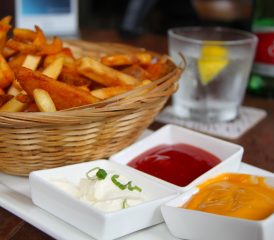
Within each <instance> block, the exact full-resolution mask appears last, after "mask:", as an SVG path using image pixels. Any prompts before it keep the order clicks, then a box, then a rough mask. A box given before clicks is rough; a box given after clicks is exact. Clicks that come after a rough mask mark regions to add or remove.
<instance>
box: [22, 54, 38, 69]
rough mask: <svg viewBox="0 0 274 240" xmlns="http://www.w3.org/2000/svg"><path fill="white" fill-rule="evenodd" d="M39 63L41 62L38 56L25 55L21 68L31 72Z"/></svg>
mask: <svg viewBox="0 0 274 240" xmlns="http://www.w3.org/2000/svg"><path fill="white" fill-rule="evenodd" d="M40 61H41V57H40V56H34V55H30V54H29V55H27V57H26V59H25V61H24V63H23V65H22V66H23V67H25V68H28V69H31V70H35V69H36V68H37V67H38V65H39V63H40Z"/></svg>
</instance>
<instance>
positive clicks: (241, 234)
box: [161, 177, 274, 240]
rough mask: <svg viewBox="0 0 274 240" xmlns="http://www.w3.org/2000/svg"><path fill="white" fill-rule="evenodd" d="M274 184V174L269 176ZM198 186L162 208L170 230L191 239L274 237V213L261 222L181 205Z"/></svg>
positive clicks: (267, 239) (269, 239)
mask: <svg viewBox="0 0 274 240" xmlns="http://www.w3.org/2000/svg"><path fill="white" fill-rule="evenodd" d="M265 179H266V180H265V181H266V183H267V184H268V185H269V186H272V187H274V177H265ZM197 191H198V189H197V188H196V187H194V188H192V189H190V190H188V191H186V192H184V193H182V194H181V195H180V196H178V197H176V198H175V199H173V200H171V201H169V202H167V203H164V204H163V205H162V207H161V210H162V214H163V217H164V219H165V222H166V224H167V226H168V229H169V231H170V232H171V233H172V234H173V235H174V236H175V237H178V238H183V239H189V240H194V239H195V240H220V239H222V240H231V239H237V240H273V239H274V228H273V226H274V214H272V215H270V216H269V217H267V218H266V219H263V220H260V221H254V220H246V219H240V218H234V217H226V216H222V215H216V214H211V213H206V212H201V211H195V210H189V209H184V208H180V207H179V206H182V205H183V204H184V203H186V202H187V201H188V200H189V199H190V198H191V197H192V195H193V194H195V193H196V192H197Z"/></svg>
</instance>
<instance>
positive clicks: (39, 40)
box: [32, 26, 47, 50]
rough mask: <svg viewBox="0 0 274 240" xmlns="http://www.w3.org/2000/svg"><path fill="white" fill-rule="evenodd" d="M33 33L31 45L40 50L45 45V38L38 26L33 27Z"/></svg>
mask: <svg viewBox="0 0 274 240" xmlns="http://www.w3.org/2000/svg"><path fill="white" fill-rule="evenodd" d="M35 31H36V35H35V38H34V40H33V44H32V45H34V46H36V47H37V49H38V50H42V49H43V48H44V47H45V46H46V44H47V39H46V36H45V34H44V32H43V31H42V29H41V28H40V27H38V26H35Z"/></svg>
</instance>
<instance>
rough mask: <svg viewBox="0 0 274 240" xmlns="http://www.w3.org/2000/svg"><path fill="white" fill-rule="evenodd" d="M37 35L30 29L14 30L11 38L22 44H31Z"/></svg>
mask: <svg viewBox="0 0 274 240" xmlns="http://www.w3.org/2000/svg"><path fill="white" fill-rule="evenodd" d="M36 35H37V33H36V32H35V31H33V30H30V29H25V28H14V29H13V37H14V39H15V40H18V41H22V42H33V41H34V39H35V38H36Z"/></svg>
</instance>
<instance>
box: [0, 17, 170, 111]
mask: <svg viewBox="0 0 274 240" xmlns="http://www.w3.org/2000/svg"><path fill="white" fill-rule="evenodd" d="M10 21H11V17H10V16H7V17H5V18H3V19H2V20H1V21H0V112H4V111H6V112H38V111H40V112H55V111H60V110H64V109H69V108H73V107H78V106H83V105H88V104H93V103H97V102H99V101H102V100H104V99H107V98H110V97H113V96H115V95H118V94H121V93H124V92H126V91H129V90H132V89H133V88H136V87H139V86H143V85H145V84H147V83H150V82H151V81H154V80H155V79H158V78H160V77H162V76H163V75H165V74H166V72H167V67H166V59H165V58H164V57H156V56H153V55H152V54H151V53H150V52H148V51H140V52H134V53H129V54H115V55H104V56H103V57H101V59H99V60H98V59H97V60H95V59H93V58H91V57H84V56H83V57H80V58H75V57H74V55H73V52H72V50H71V49H70V48H68V47H64V43H63V42H62V40H61V39H60V38H58V37H54V38H53V39H51V40H48V39H47V38H46V36H45V34H44V32H43V31H42V30H41V29H40V28H39V27H38V26H35V28H34V30H30V29H22V28H13V29H12V26H11V25H10ZM9 31H10V33H11V35H12V37H10V38H8V36H9V35H8V34H9Z"/></svg>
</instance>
